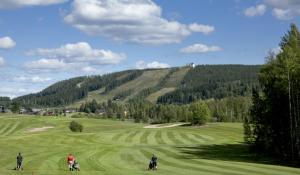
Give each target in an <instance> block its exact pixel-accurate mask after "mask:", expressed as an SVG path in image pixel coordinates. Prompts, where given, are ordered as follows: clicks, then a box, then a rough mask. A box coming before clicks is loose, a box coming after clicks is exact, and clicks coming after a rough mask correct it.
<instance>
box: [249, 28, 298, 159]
mask: <svg viewBox="0 0 300 175" xmlns="http://www.w3.org/2000/svg"><path fill="white" fill-rule="evenodd" d="M280 48H281V52H280V53H279V54H277V55H276V54H275V53H270V54H269V55H268V57H267V63H266V64H265V65H264V66H263V68H262V70H261V71H260V74H259V83H260V86H261V89H262V92H261V93H260V92H259V91H257V90H254V91H253V95H252V101H253V105H252V106H251V110H250V116H249V118H245V121H244V129H245V141H246V142H247V143H249V144H251V147H252V148H253V150H254V151H257V152H264V153H269V154H271V155H273V156H277V157H280V158H281V159H284V160H291V161H296V160H298V161H299V160H300V118H299V117H300V99H299V98H300V89H299V87H300V33H299V30H298V29H297V26H296V25H294V24H292V25H291V28H290V30H289V31H288V32H287V34H286V35H285V36H284V37H283V38H282V41H281V43H280Z"/></svg>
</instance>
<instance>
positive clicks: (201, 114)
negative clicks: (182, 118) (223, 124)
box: [190, 101, 210, 125]
mask: <svg viewBox="0 0 300 175" xmlns="http://www.w3.org/2000/svg"><path fill="white" fill-rule="evenodd" d="M190 111H191V115H192V116H191V117H192V122H191V123H192V124H193V125H204V124H205V123H206V122H207V121H209V118H210V111H209V108H208V106H207V105H206V104H205V103H204V102H203V101H199V102H194V103H193V104H191V106H190Z"/></svg>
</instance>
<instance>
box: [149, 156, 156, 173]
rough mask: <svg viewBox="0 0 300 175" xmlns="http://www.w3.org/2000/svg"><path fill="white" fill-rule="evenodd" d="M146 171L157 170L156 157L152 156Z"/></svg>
mask: <svg viewBox="0 0 300 175" xmlns="http://www.w3.org/2000/svg"><path fill="white" fill-rule="evenodd" d="M148 170H157V157H156V156H155V155H154V154H153V155H152V157H151V160H150V164H149V168H148Z"/></svg>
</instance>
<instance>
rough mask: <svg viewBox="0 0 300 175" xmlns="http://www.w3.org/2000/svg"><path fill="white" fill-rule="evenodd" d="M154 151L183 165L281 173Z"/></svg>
mask: <svg viewBox="0 0 300 175" xmlns="http://www.w3.org/2000/svg"><path fill="white" fill-rule="evenodd" d="M152 149H154V150H157V152H161V153H163V154H165V155H166V156H167V157H172V158H174V159H176V160H180V161H181V162H183V163H184V164H189V165H190V164H194V165H196V166H199V165H201V166H211V167H216V168H221V169H222V168H223V169H227V170H232V171H235V172H240V173H243V172H248V173H252V174H265V175H275V174H276V175H281V174H282V172H278V171H266V170H264V169H260V168H253V167H247V166H241V165H236V164H232V163H226V162H219V161H209V160H204V159H192V158H185V157H184V156H183V155H180V154H178V153H177V152H175V151H171V149H164V148H161V147H155V148H152Z"/></svg>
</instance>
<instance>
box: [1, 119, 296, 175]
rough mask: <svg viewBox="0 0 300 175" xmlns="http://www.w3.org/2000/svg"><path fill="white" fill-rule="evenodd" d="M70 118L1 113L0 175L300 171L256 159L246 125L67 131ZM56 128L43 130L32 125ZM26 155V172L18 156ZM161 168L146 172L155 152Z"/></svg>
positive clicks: (103, 123)
mask: <svg viewBox="0 0 300 175" xmlns="http://www.w3.org/2000/svg"><path fill="white" fill-rule="evenodd" d="M71 120H73V119H68V118H39V117H0V174H3V175H10V174H24V175H27V174H28V175H31V174H35V175H41V174H45V175H46V174H47V175H48V174H53V175H60V174H62V175H64V174H82V175H94V174H95V175H96V174H97V175H98V174H100V175H123V174H124V175H140V174H162V175H173V174H176V175H177V174H179V175H181V174H182V175H199V174H200V175H220V174H224V175H254V174H255V175H296V174H300V169H297V168H290V167H284V166H279V165H274V164H272V163H270V162H268V161H267V160H262V159H256V158H254V157H252V156H250V155H249V154H248V153H247V148H246V147H245V146H244V145H243V144H241V142H242V140H243V131H242V124H232V123H220V124H208V125H207V126H205V127H199V128H190V127H174V128H161V129H144V128H143V127H144V125H142V124H133V123H130V122H120V121H111V120H100V119H76V120H77V121H78V122H80V123H82V124H83V126H84V132H83V133H72V132H70V131H69V129H68V124H69V122H70V121H71ZM42 127H53V128H49V129H48V130H45V131H42V132H29V131H30V130H31V129H33V128H42ZM18 152H22V154H23V156H24V171H23V172H16V171H14V170H12V169H13V168H14V167H15V158H16V156H17V153H18ZM68 153H73V154H74V155H75V157H76V158H77V160H78V161H79V163H80V166H81V171H80V172H79V173H76V172H69V171H68V168H67V164H66V156H67V154H68ZM153 153H154V154H156V155H157V156H158V171H157V172H149V171H147V170H146V168H147V166H148V163H149V160H150V158H151V155H152V154H153Z"/></svg>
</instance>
